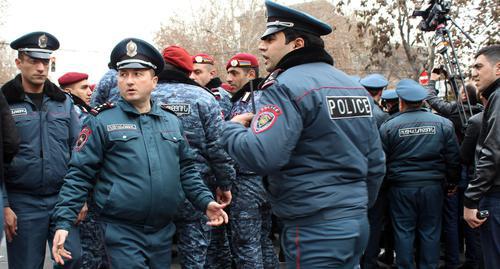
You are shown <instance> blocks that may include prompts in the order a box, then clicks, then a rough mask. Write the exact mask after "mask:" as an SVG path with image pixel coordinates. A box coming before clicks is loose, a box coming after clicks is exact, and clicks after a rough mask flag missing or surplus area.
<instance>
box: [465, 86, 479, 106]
mask: <svg viewBox="0 0 500 269" xmlns="http://www.w3.org/2000/svg"><path fill="white" fill-rule="evenodd" d="M465 92H466V93H467V98H468V99H469V104H471V105H473V106H475V105H477V92H476V87H475V86H474V85H472V84H470V83H469V84H466V85H465Z"/></svg>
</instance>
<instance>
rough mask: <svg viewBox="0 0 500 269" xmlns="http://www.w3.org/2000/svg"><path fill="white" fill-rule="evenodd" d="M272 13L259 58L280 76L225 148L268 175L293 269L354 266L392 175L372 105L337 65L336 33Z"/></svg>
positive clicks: (236, 125) (270, 6)
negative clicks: (332, 42) (328, 42)
mask: <svg viewBox="0 0 500 269" xmlns="http://www.w3.org/2000/svg"><path fill="white" fill-rule="evenodd" d="M266 8H267V15H268V22H267V30H266V31H265V33H264V34H263V35H262V37H261V39H262V41H261V42H260V45H259V50H260V51H261V53H262V56H263V58H264V63H265V65H266V69H267V71H269V72H271V74H270V75H269V76H268V78H267V79H266V81H265V82H264V83H263V84H262V96H261V98H260V101H259V106H258V107H260V109H258V112H257V115H255V116H253V115H252V114H243V115H239V116H236V117H235V118H233V119H232V121H233V122H228V124H227V125H226V126H225V129H224V131H223V141H224V143H225V147H226V149H227V150H228V152H229V154H230V155H231V156H232V157H233V158H234V159H235V160H236V161H237V162H238V164H240V165H241V166H242V167H244V168H246V169H251V171H254V172H256V173H258V174H262V175H264V174H267V175H269V177H268V180H267V184H266V185H267V190H268V192H269V194H270V199H271V205H272V210H273V212H274V213H275V214H276V215H277V216H278V218H280V219H281V220H282V221H283V223H284V228H283V232H282V238H281V239H282V246H283V248H284V253H285V258H286V262H287V268H299V267H300V268H354V267H355V266H357V265H358V264H359V259H360V257H361V254H362V253H363V250H364V248H365V246H366V243H367V241H368V218H367V210H368V207H369V206H371V205H373V203H374V202H375V199H376V195H377V192H378V189H379V186H380V183H381V181H382V179H383V176H384V172H385V164H384V153H383V151H382V146H381V143H380V138H379V135H378V133H377V127H376V123H375V120H374V118H373V113H372V107H373V105H374V104H373V100H372V98H371V97H370V95H369V94H368V92H367V91H366V90H365V89H364V88H363V87H362V86H361V85H360V84H359V83H356V82H354V81H353V80H352V79H351V78H350V77H349V76H348V75H346V74H345V73H343V72H342V71H339V70H338V69H336V68H335V67H333V59H332V57H331V56H330V55H329V54H328V53H327V52H326V51H325V49H324V43H323V40H322V39H321V38H320V36H322V35H327V34H329V33H331V32H332V28H331V27H330V26H328V25H327V24H325V23H324V22H322V21H320V20H318V19H316V18H314V17H312V16H310V15H308V14H305V13H303V12H300V11H297V10H293V9H291V8H287V7H285V6H282V5H279V4H276V3H273V2H271V1H266ZM252 118H253V119H252ZM250 121H251V128H250V129H246V128H245V127H244V126H242V125H248V124H250ZM240 123H241V124H240Z"/></svg>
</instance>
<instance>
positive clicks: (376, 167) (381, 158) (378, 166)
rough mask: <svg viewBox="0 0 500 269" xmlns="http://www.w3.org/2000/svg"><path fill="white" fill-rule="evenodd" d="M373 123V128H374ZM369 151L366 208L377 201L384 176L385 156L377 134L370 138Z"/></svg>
mask: <svg viewBox="0 0 500 269" xmlns="http://www.w3.org/2000/svg"><path fill="white" fill-rule="evenodd" d="M375 127H376V125H375V123H374V124H373V128H375ZM370 145H371V147H370V151H369V152H368V155H367V156H366V157H367V158H368V177H367V180H366V184H367V187H368V208H371V207H372V206H373V205H374V204H375V201H376V200H377V195H378V191H379V189H380V186H381V185H382V181H383V180H384V176H385V154H384V150H383V149H382V142H381V139H380V136H379V135H378V132H377V134H376V135H373V136H372V137H371V141H370Z"/></svg>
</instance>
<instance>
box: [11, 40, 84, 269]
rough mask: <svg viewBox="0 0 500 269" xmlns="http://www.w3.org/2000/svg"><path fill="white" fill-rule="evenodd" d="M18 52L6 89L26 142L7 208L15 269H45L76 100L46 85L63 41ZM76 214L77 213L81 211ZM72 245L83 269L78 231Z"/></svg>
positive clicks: (29, 43)
mask: <svg viewBox="0 0 500 269" xmlns="http://www.w3.org/2000/svg"><path fill="white" fill-rule="evenodd" d="M10 46H11V48H12V49H15V50H17V51H18V57H17V59H16V66H17V68H18V69H19V70H20V71H21V74H19V75H17V76H16V77H15V78H14V79H13V80H11V81H9V82H7V83H6V84H5V85H4V86H3V87H2V92H3V94H4V95H5V97H6V99H7V102H8V103H9V106H10V110H11V112H12V116H13V117H14V120H15V122H16V127H17V130H18V132H19V135H20V137H21V144H20V150H19V152H18V154H17V155H16V156H15V157H14V159H13V161H12V163H11V165H10V166H8V167H7V169H6V180H5V185H6V190H7V194H8V204H5V205H4V213H5V223H6V226H5V233H6V237H7V254H8V260H9V267H10V268H30V269H31V268H42V266H43V261H44V258H45V246H46V244H47V241H48V242H49V244H52V240H51V238H52V235H53V232H54V224H53V222H52V221H51V219H50V217H51V215H52V212H53V210H54V206H55V204H56V202H57V197H58V193H59V190H60V188H61V186H62V184H63V179H64V175H65V174H66V171H67V163H68V161H69V159H70V155H71V148H72V146H73V144H74V142H75V141H76V138H77V136H78V131H79V123H78V117H77V115H76V113H75V110H74V108H73V102H72V100H71V98H70V97H69V96H68V95H66V94H65V93H64V92H63V91H61V89H59V87H57V86H56V85H55V84H53V83H52V82H50V81H49V80H48V79H47V76H48V72H49V63H50V57H51V54H52V52H53V51H54V50H57V49H58V48H59V41H58V40H57V39H56V38H55V37H54V36H53V35H51V34H49V33H46V32H33V33H29V34H26V35H24V36H22V37H20V38H18V39H16V40H14V41H13V42H12V43H11V44H10ZM80 209H81V207H80V208H79V209H77V211H79V210H80ZM68 229H71V230H73V231H75V232H73V234H72V236H71V238H70V240H68V241H69V242H70V243H68V248H69V249H70V250H71V251H72V253H73V255H74V259H73V261H72V262H70V263H68V264H67V265H66V267H67V268H78V266H79V262H80V251H79V249H80V243H79V235H78V232H77V230H78V229H77V228H75V226H74V225H73V223H71V224H70V225H69V226H68Z"/></svg>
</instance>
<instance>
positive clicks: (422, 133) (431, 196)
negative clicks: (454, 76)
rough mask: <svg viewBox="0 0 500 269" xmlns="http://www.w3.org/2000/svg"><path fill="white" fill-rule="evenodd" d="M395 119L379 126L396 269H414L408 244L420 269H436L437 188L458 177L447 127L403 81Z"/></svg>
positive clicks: (439, 209) (451, 133) (422, 92)
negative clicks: (417, 246)
mask: <svg viewBox="0 0 500 269" xmlns="http://www.w3.org/2000/svg"><path fill="white" fill-rule="evenodd" d="M396 93H397V94H398V96H399V99H400V101H399V102H400V103H399V104H400V105H399V107H400V111H401V112H400V114H397V116H395V117H392V118H390V119H389V120H387V121H386V122H385V123H384V124H382V126H381V127H380V135H381V139H382V143H383V146H384V150H385V152H386V156H387V177H386V180H387V183H388V184H389V194H388V195H389V207H390V215H391V219H392V224H393V227H394V231H395V249H396V264H397V266H398V268H414V261H413V244H414V240H415V237H417V240H418V241H419V243H420V253H419V254H418V261H417V263H418V264H419V266H420V268H438V266H439V238H440V234H441V215H442V206H443V201H444V194H443V188H442V185H443V183H445V181H447V182H448V183H450V184H452V183H456V182H457V181H458V179H459V176H460V163H459V161H460V160H459V159H460V157H459V153H458V151H459V149H458V142H457V138H456V136H455V132H454V129H453V124H452V123H451V122H450V121H449V120H447V119H445V118H443V117H441V116H438V115H434V114H432V113H431V112H430V111H428V110H426V109H423V108H421V106H422V103H423V100H424V99H425V97H426V95H427V92H426V90H425V89H424V88H423V87H422V86H420V85H419V84H418V83H417V82H415V81H413V80H411V79H403V80H401V81H400V82H399V83H398V84H397V86H396Z"/></svg>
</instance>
